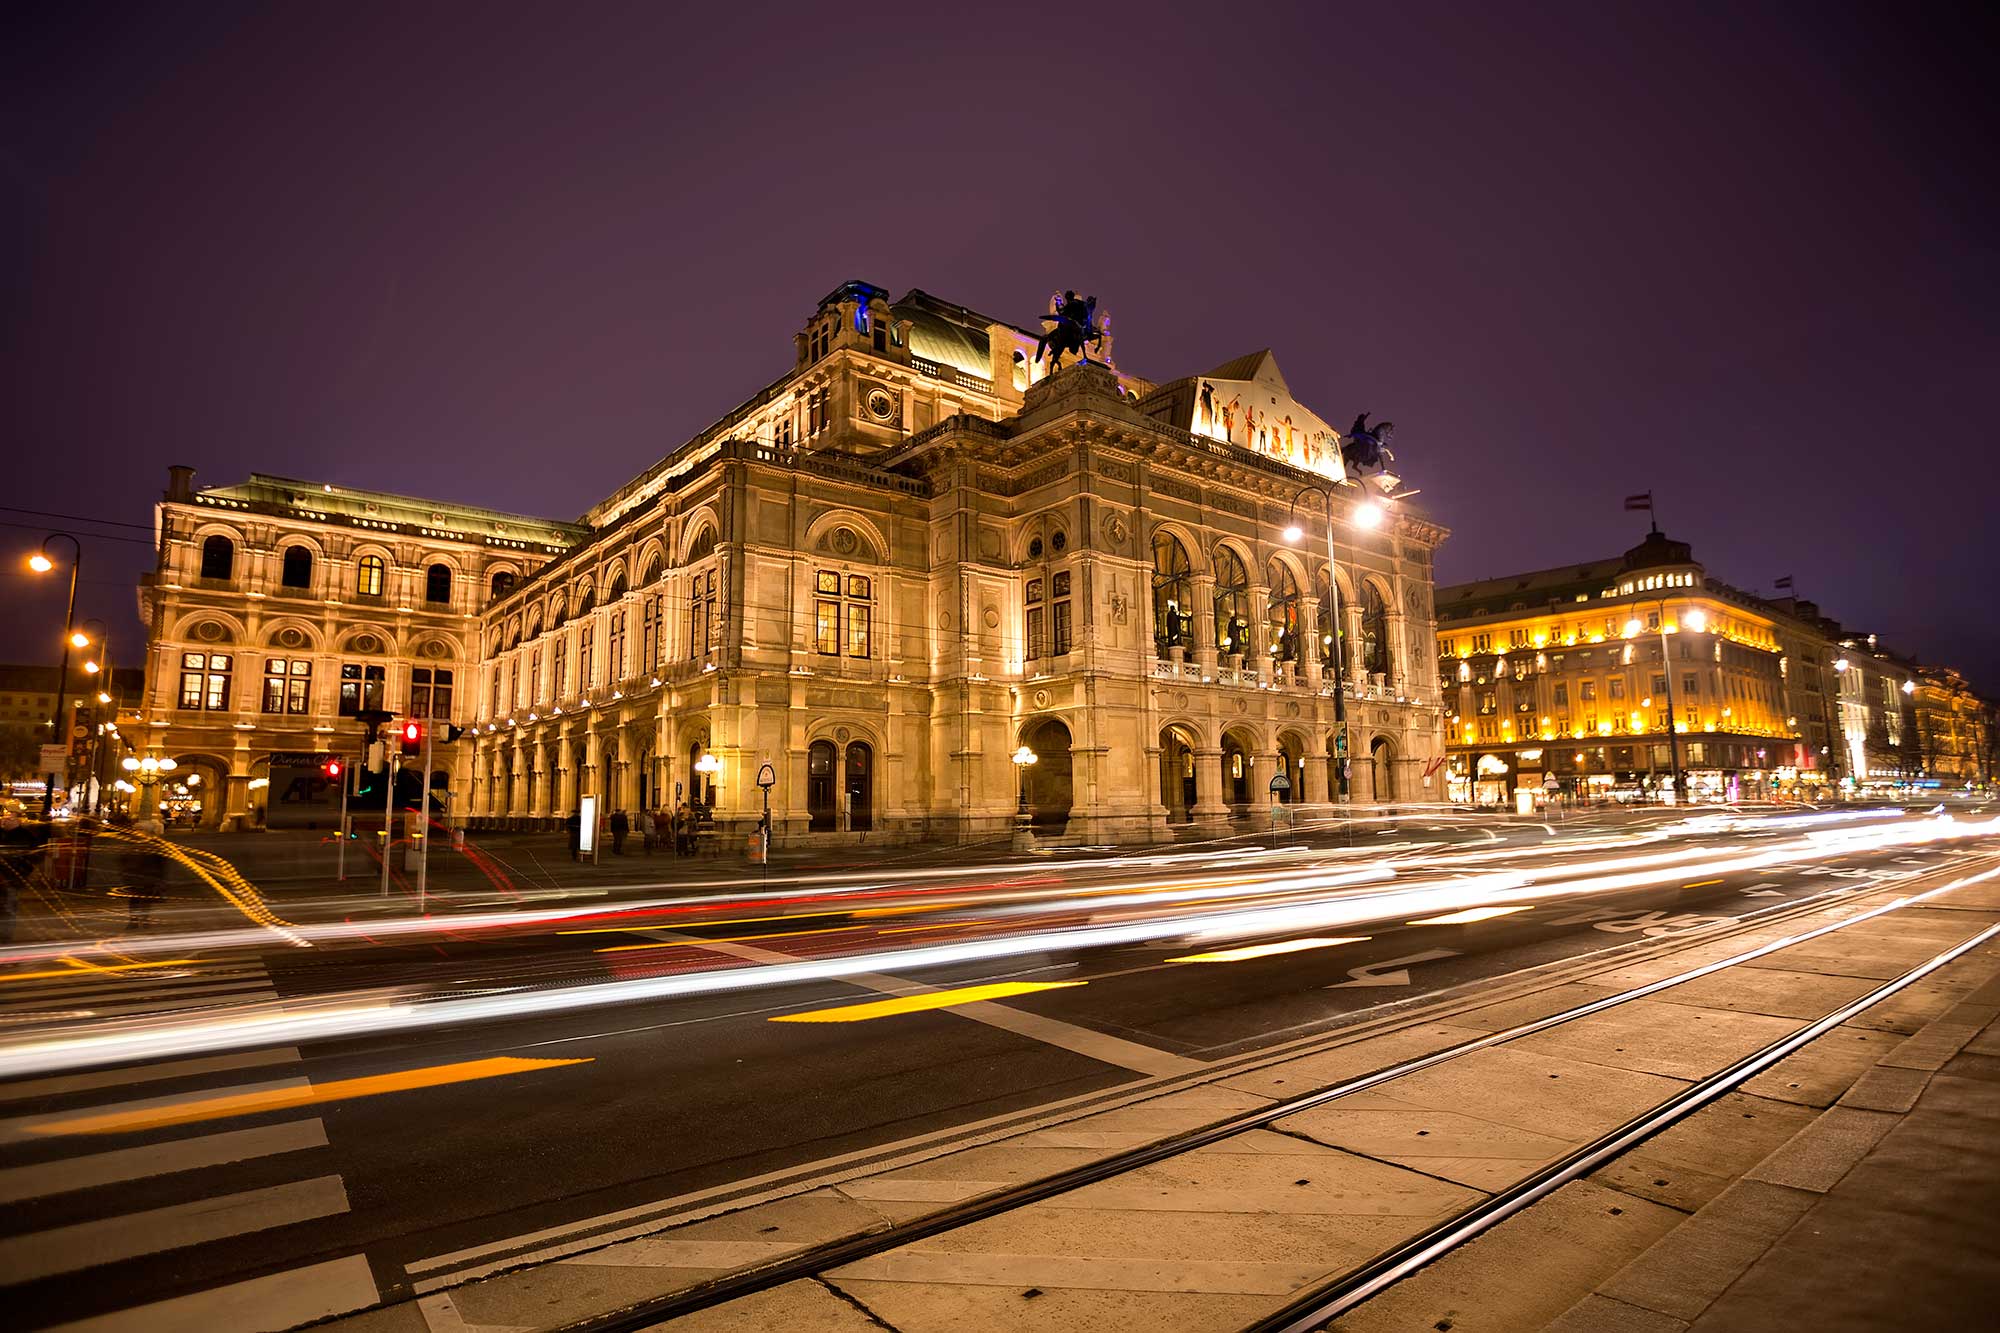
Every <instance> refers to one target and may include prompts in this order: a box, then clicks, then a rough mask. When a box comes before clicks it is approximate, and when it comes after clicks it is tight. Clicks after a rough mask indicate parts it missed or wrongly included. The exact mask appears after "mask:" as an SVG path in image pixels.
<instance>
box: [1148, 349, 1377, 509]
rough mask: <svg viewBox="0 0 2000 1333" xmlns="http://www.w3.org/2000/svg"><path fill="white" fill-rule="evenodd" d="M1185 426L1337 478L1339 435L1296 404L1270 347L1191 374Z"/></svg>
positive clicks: (1340, 471) (1342, 473)
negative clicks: (1191, 407) (1191, 403)
mask: <svg viewBox="0 0 2000 1333" xmlns="http://www.w3.org/2000/svg"><path fill="white" fill-rule="evenodd" d="M1187 429H1188V430H1190V431H1191V432H1193V433H1194V434H1196V435H1202V436H1206V437H1207V438H1209V439H1211V440H1221V441H1223V442H1225V443H1228V444H1234V445H1239V446H1241V447H1242V448H1245V449H1254V450H1256V451H1257V452H1258V453H1260V454H1266V455H1268V456H1270V457H1272V458H1276V459H1279V460H1281V461H1283V462H1286V463H1290V464H1291V465H1292V466H1293V467H1299V468H1305V469H1307V470H1308V471H1312V472H1318V473H1320V474H1322V475H1324V476H1328V477H1332V478H1333V479H1334V480H1336V481H1338V480H1341V479H1342V478H1344V477H1345V476H1346V472H1345V470H1344V469H1343V468H1342V466H1341V462H1340V436H1339V435H1338V434H1337V433H1336V432H1335V430H1334V428H1333V427H1332V426H1330V425H1328V424H1327V423H1326V422H1325V421H1323V420H1322V419H1321V418H1320V417H1319V416H1318V415H1317V414H1316V413H1314V412H1312V411H1311V410H1310V409H1308V408H1306V407H1303V406H1301V405H1300V403H1299V401H1298V400H1297V399H1295V398H1293V397H1292V391H1291V389H1290V388H1289V387H1287V386H1286V384H1285V377H1284V375H1283V374H1281V373H1280V372H1279V370H1278V362H1277V359H1276V358H1275V357H1273V356H1272V355H1271V354H1270V353H1269V352H1259V353H1256V354H1255V355H1254V356H1248V357H1243V358H1240V359H1239V360H1237V361H1232V362H1230V363H1229V364H1228V365H1226V366H1219V367H1217V369H1216V371H1215V372H1214V373H1212V374H1208V375H1202V376H1199V377H1197V378H1196V380H1195V385H1194V410H1193V419H1192V420H1191V421H1190V422H1189V423H1188V427H1187Z"/></svg>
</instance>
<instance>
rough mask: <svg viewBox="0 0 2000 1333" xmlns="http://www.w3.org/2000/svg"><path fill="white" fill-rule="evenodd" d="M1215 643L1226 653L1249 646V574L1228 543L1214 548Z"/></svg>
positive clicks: (1238, 650)
mask: <svg viewBox="0 0 2000 1333" xmlns="http://www.w3.org/2000/svg"><path fill="white" fill-rule="evenodd" d="M1215 646H1216V647H1217V648H1218V649H1219V650H1220V651H1221V652H1223V653H1224V654H1225V655H1226V654H1229V653H1241V652H1248V651H1249V648H1250V575H1249V574H1248V573H1247V572H1246V571H1245V570H1244V568H1243V561H1242V559H1241V558H1240V557H1239V556H1238V555H1237V554H1236V552H1234V551H1232V550H1230V549H1229V548H1228V547H1227V546H1218V547H1216V548H1215Z"/></svg>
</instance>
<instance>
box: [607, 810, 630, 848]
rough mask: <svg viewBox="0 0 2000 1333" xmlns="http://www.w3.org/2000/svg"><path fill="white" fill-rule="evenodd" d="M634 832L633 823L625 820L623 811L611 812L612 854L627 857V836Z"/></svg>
mask: <svg viewBox="0 0 2000 1333" xmlns="http://www.w3.org/2000/svg"><path fill="white" fill-rule="evenodd" d="M631 831H632V821H631V820H629V819H627V818H625V811H624V810H622V809H619V810H613V811H612V812H611V854H612V855H613V856H623V855H625V835H626V834H627V833H630V832H631Z"/></svg>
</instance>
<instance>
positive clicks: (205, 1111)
mask: <svg viewBox="0 0 2000 1333" xmlns="http://www.w3.org/2000/svg"><path fill="white" fill-rule="evenodd" d="M590 1061H591V1058H590V1057H585V1058H583V1059H579V1060H524V1059H520V1058H518V1057H516V1056H511V1055H503V1056H494V1057H492V1058H490V1059H486V1060H467V1061H465V1062H463V1063H460V1064H453V1065H431V1066H429V1067H427V1068H424V1069H404V1070H399V1071H398V1072H396V1073H393V1074H370V1075H368V1076H367V1077H366V1078H343V1079H335V1080H334V1081H333V1082H331V1083H316V1084H312V1085H310V1086H307V1087H303V1088H273V1089H270V1090H268V1091H265V1092H240V1093H234V1094H225V1095H223V1096H220V1097H204V1098H202V1099H201V1100H200V1101H192V1102H182V1103H181V1104H180V1105H178V1106H156V1107H151V1108H148V1109H147V1110H143V1111H115V1112H111V1113H109V1114H106V1115H83V1116H77V1117H76V1118H74V1119H71V1120H56V1121H52V1122H50V1123H48V1124H43V1125H37V1126H35V1128H34V1130H33V1131H32V1132H33V1133H36V1134H129V1133H132V1132H133V1131H135V1130H142V1129H160V1128H162V1127H164V1126H167V1125H187V1124H193V1123H195V1122H196V1121H201V1120H222V1119H226V1118H227V1117H229V1116H238V1115H259V1114H261V1113H263V1112H265V1111H286V1110H290V1109H291V1108H292V1107H295V1106H313V1105H317V1104H319V1103H321V1102H340V1101H348V1100H351V1099H353V1098H355V1097H379V1096H381V1095H382V1094H383V1093H385V1092H413V1091H415V1090H416V1089H418V1088H437V1087H443V1086H445V1085H447V1084H451V1083H470V1082H473V1081H474V1080H476V1079H482V1078H499V1077H501V1076H503V1075H507V1074H532V1073H534V1072H535V1071H536V1070H538V1069H555V1068H558V1067H560V1066H562V1065H586V1064H589V1063H590Z"/></svg>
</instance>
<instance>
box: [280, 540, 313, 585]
mask: <svg viewBox="0 0 2000 1333" xmlns="http://www.w3.org/2000/svg"><path fill="white" fill-rule="evenodd" d="M312 581H313V553H312V548H311V547H309V546H287V547H286V548H285V572H284V577H283V579H282V582H283V583H284V585H285V586H286V587H287V588H310V587H312Z"/></svg>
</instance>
